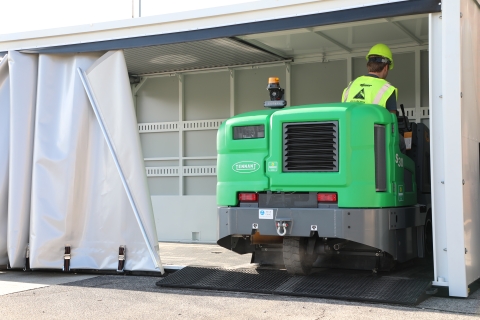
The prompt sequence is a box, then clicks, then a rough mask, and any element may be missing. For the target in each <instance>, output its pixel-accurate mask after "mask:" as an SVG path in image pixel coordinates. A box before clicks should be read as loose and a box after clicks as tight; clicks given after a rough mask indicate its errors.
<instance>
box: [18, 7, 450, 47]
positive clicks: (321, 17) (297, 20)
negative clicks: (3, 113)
mask: <svg viewBox="0 0 480 320" xmlns="http://www.w3.org/2000/svg"><path fill="white" fill-rule="evenodd" d="M440 11H441V5H439V0H408V1H402V2H395V3H388V4H382V5H376V6H368V7H361V8H354V9H348V10H340V11H334V12H325V13H318V14H312V15H306V16H298V17H290V18H282V19H275V20H268V21H258V22H251V23H245V24H237V25H232V26H224V27H216V28H210V29H201V30H192V31H184V32H178V33H171V34H159V35H152V36H143V37H135V38H126V39H118V40H108V41H99V42H91V43H79V44H71V45H64V46H56V47H47V48H35V49H25V50H21V51H22V52H30V53H74V52H91V51H106V50H117V49H128V48H138V47H147V46H155V45H162V44H172V43H181V42H190V41H200V40H207V39H214V38H226V37H235V36H241V35H248V34H255V33H264V32H273V31H283V30H291V29H299V28H309V27H316V26H323V25H330V24H338V23H347V22H355V21H361V20H371V19H378V18H389V17H396V16H405V15H414V14H423V13H432V12H440Z"/></svg>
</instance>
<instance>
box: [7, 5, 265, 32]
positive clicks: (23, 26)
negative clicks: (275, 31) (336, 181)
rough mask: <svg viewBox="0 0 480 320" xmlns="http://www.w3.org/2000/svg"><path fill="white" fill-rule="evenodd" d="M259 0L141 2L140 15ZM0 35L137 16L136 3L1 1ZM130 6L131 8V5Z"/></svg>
mask: <svg viewBox="0 0 480 320" xmlns="http://www.w3.org/2000/svg"><path fill="white" fill-rule="evenodd" d="M254 1H259V0H200V1H199V0H141V8H142V10H141V15H142V16H151V15H159V14H168V13H173V12H181V11H190V10H197V9H203V8H212V7H219V6H225V5H231V4H239V3H245V2H254ZM0 2H1V6H0V34H9V33H16V32H24V31H34V30H42V29H51V28H58V27H66V26H75V25H81V24H91V23H97V22H105V21H112V20H122V19H131V18H132V8H133V9H134V10H135V12H134V15H135V16H138V3H139V0H1V1H0ZM132 3H133V5H132Z"/></svg>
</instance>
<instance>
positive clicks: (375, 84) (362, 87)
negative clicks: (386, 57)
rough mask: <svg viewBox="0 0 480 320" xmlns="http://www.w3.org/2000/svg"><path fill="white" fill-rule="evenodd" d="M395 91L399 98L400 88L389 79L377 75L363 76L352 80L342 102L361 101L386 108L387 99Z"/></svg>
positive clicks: (344, 92) (344, 91)
mask: <svg viewBox="0 0 480 320" xmlns="http://www.w3.org/2000/svg"><path fill="white" fill-rule="evenodd" d="M393 92H395V96H396V97H397V98H398V90H397V88H395V87H394V86H392V85H391V84H390V83H389V82H388V81H386V80H384V79H380V78H376V77H369V76H361V77H358V78H357V79H355V80H354V81H352V82H350V84H349V85H348V87H347V88H345V90H343V94H342V102H360V103H369V104H378V105H380V106H381V107H384V108H386V104H387V100H388V98H389V97H390V96H391V95H392V93H393Z"/></svg>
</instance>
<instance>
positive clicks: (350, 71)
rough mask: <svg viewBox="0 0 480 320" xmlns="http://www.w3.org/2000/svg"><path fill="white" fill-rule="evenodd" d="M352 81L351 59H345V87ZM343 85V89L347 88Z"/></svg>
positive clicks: (350, 57)
mask: <svg viewBox="0 0 480 320" xmlns="http://www.w3.org/2000/svg"><path fill="white" fill-rule="evenodd" d="M352 80H353V57H352V56H349V57H348V58H347V85H348V84H349V83H350V82H351V81H352ZM347 85H345V87H346V86H347Z"/></svg>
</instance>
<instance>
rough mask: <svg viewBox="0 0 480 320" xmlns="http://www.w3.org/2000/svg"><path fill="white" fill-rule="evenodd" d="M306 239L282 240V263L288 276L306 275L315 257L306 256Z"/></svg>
mask: <svg viewBox="0 0 480 320" xmlns="http://www.w3.org/2000/svg"><path fill="white" fill-rule="evenodd" d="M307 241H308V238H299V237H284V238H283V263H284V264H285V268H286V269H287V272H288V273H289V274H294V275H308V274H310V272H311V271H312V267H313V263H314V262H315V258H316V255H307Z"/></svg>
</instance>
